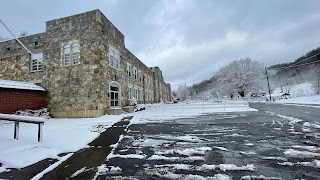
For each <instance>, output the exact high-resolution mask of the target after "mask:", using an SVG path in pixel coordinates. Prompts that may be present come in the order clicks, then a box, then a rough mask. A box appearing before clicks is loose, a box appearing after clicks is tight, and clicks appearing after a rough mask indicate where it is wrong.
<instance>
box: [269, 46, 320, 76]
mask: <svg viewBox="0 0 320 180" xmlns="http://www.w3.org/2000/svg"><path fill="white" fill-rule="evenodd" d="M319 61H320V47H318V48H316V49H313V50H311V51H309V52H307V53H306V54H305V55H303V56H301V57H299V58H297V59H296V60H295V61H293V62H288V63H282V64H276V65H273V66H270V67H268V70H269V71H271V72H272V75H273V76H275V78H277V77H279V76H281V77H284V78H290V77H291V78H292V77H299V78H300V79H301V77H302V78H303V80H305V78H307V77H304V76H308V74H310V71H314V70H315V69H316V68H320V62H319Z"/></svg>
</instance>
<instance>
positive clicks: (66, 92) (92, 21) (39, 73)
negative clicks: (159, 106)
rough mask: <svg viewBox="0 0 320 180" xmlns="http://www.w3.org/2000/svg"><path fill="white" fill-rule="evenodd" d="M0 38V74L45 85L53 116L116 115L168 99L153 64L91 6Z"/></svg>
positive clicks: (48, 104)
mask: <svg viewBox="0 0 320 180" xmlns="http://www.w3.org/2000/svg"><path fill="white" fill-rule="evenodd" d="M19 40H20V41H21V42H22V43H23V44H24V45H25V46H26V47H27V48H28V49H29V50H30V51H31V52H32V54H29V53H28V52H27V51H26V50H25V49H24V48H23V47H22V46H21V45H20V44H19V43H18V42H17V41H16V40H14V39H13V40H7V41H3V42H0V79H2V80H16V81H25V82H32V83H36V84H37V85H39V86H41V87H43V88H45V89H46V90H47V95H46V102H47V107H48V108H49V110H50V112H51V113H52V116H54V117H97V116H101V115H104V114H106V113H107V114H117V113H119V112H121V107H125V106H128V105H129V102H130V100H131V99H133V98H135V99H137V100H138V103H158V102H160V101H169V100H170V99H171V97H170V92H171V86H170V84H168V83H165V81H164V79H163V76H162V72H161V70H160V69H159V68H158V67H151V68H149V67H147V66H146V65H145V64H144V63H143V62H141V61H140V60H139V59H138V58H137V57H136V56H135V55H133V54H132V53H131V52H130V51H129V50H128V49H127V48H126V47H125V41H124V35H123V34H122V33H121V32H120V31H119V30H118V29H117V28H116V27H115V26H114V25H113V24H112V23H111V22H110V21H109V20H108V19H107V18H106V17H105V16H104V15H103V14H102V13H101V11H100V10H93V11H89V12H85V13H81V14H77V15H73V16H69V17H64V18H60V19H54V20H50V21H47V22H46V30H45V32H43V33H39V34H34V35H29V36H25V37H21V38H19Z"/></svg>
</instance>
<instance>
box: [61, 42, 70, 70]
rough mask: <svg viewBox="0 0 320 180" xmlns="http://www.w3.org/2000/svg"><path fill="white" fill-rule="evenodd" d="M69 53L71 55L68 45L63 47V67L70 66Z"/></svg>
mask: <svg viewBox="0 0 320 180" xmlns="http://www.w3.org/2000/svg"><path fill="white" fill-rule="evenodd" d="M70 53H71V50H70V45H68V44H67V45H65V46H64V47H63V62H64V65H65V66H67V65H70V64H71V62H70V58H71V54H70Z"/></svg>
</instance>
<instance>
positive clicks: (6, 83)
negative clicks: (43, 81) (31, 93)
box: [0, 79, 46, 91]
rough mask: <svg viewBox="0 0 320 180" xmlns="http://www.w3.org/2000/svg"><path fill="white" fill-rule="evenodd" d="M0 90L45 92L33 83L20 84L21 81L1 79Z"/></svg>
mask: <svg viewBox="0 0 320 180" xmlns="http://www.w3.org/2000/svg"><path fill="white" fill-rule="evenodd" d="M0 88H10V89H25V90H36V91H46V90H45V89H44V88H43V87H40V86H38V85H36V84H34V83H28V82H22V81H10V80H1V79H0Z"/></svg>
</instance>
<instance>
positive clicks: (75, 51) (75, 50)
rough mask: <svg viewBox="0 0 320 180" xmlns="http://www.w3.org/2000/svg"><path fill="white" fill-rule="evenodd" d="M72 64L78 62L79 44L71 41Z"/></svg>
mask: <svg viewBox="0 0 320 180" xmlns="http://www.w3.org/2000/svg"><path fill="white" fill-rule="evenodd" d="M71 47H72V50H71V51H72V64H78V63H79V44H78V43H73V44H72V46H71Z"/></svg>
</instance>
